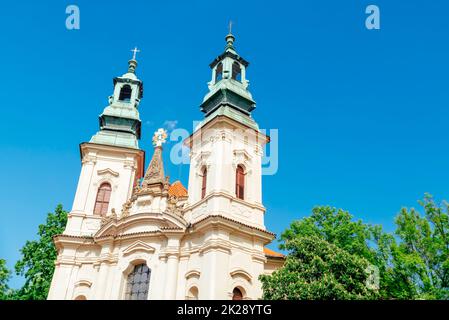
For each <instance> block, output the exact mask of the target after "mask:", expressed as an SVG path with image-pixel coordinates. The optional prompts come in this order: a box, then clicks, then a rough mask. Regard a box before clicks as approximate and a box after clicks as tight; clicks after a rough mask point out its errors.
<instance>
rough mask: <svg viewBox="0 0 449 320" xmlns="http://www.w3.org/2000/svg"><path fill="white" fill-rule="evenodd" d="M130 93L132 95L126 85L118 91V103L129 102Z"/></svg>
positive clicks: (128, 86)
mask: <svg viewBox="0 0 449 320" xmlns="http://www.w3.org/2000/svg"><path fill="white" fill-rule="evenodd" d="M131 93H132V89H131V86H130V85H128V84H126V85H124V86H123V87H122V89H121V90H120V96H119V97H118V99H119V100H120V101H124V102H129V101H130V100H131Z"/></svg>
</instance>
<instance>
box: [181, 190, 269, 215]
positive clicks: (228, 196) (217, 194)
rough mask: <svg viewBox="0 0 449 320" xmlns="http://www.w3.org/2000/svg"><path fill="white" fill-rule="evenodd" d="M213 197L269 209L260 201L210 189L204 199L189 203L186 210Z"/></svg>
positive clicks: (260, 208) (251, 206)
mask: <svg viewBox="0 0 449 320" xmlns="http://www.w3.org/2000/svg"><path fill="white" fill-rule="evenodd" d="M213 197H224V198H226V199H229V200H230V201H232V202H236V203H239V204H242V205H245V206H247V207H250V208H251V209H258V210H261V211H263V212H264V213H265V211H266V210H267V209H266V208H265V207H264V206H263V205H261V204H259V203H251V202H248V201H245V200H241V199H238V198H237V197H235V196H234V195H232V194H229V193H228V192H225V191H210V192H209V193H208V194H207V195H206V196H205V197H204V198H203V199H201V200H200V201H198V202H195V203H194V204H188V206H187V207H185V208H184V210H183V211H184V212H186V211H189V210H193V209H195V208H197V207H199V206H201V205H202V204H203V203H205V202H207V201H208V200H209V199H211V198H213Z"/></svg>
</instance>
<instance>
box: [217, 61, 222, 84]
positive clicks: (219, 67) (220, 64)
mask: <svg viewBox="0 0 449 320" xmlns="http://www.w3.org/2000/svg"><path fill="white" fill-rule="evenodd" d="M221 79H223V63H221V62H220V63H219V64H218V65H217V67H216V68H215V82H218V81H220V80H221Z"/></svg>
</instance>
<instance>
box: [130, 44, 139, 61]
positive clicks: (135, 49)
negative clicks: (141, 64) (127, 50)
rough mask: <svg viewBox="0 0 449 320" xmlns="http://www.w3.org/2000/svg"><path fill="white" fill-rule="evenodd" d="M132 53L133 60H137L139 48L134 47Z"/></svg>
mask: <svg viewBox="0 0 449 320" xmlns="http://www.w3.org/2000/svg"><path fill="white" fill-rule="evenodd" d="M131 52H132V53H133V60H136V55H137V53H138V52H140V50H138V49H137V47H134V49H132V50H131Z"/></svg>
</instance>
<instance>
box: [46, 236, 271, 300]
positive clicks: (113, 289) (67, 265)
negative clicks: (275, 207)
mask: <svg viewBox="0 0 449 320" xmlns="http://www.w3.org/2000/svg"><path fill="white" fill-rule="evenodd" d="M211 244H213V245H211ZM261 248H263V246H262V244H261V243H258V242H255V241H254V240H253V239H251V237H249V236H242V235H241V234H239V233H229V232H228V231H226V230H224V229H219V230H216V229H213V228H212V229H210V230H208V231H206V232H196V233H193V234H189V235H186V236H184V238H183V240H182V241H181V242H179V243H178V242H177V241H176V238H171V240H168V239H167V238H166V237H161V236H159V237H157V236H155V237H148V238H145V239H129V240H122V241H115V242H113V241H112V240H105V241H104V242H103V243H101V246H98V245H94V246H92V245H89V246H86V245H81V246H67V247H64V248H63V249H62V250H61V252H60V255H59V257H58V262H57V266H56V271H55V275H54V278H53V283H52V286H51V290H50V294H49V296H48V299H75V298H77V297H78V296H81V295H82V296H85V297H86V298H87V299H94V300H95V299H124V298H125V285H126V278H127V275H128V274H129V273H130V272H131V271H132V269H133V266H134V265H135V264H139V263H146V264H147V265H148V267H149V268H150V269H151V280H150V288H149V296H148V299H150V300H152V299H185V298H186V296H187V294H188V291H189V289H190V288H192V287H196V288H197V289H198V293H199V294H198V297H199V299H231V298H232V290H233V289H234V288H235V287H239V288H240V289H241V290H242V292H244V295H245V299H258V298H260V297H261V295H262V291H261V284H260V282H259V280H258V277H259V275H260V274H263V273H266V270H264V264H265V257H264V256H263V254H262V253H261V251H260V249H261ZM170 249H171V251H170ZM169 252H171V254H168V255H167V253H169ZM171 256H172V257H171ZM173 257H174V258H173ZM171 259H172V262H173V263H172V265H171V266H170V260H171Z"/></svg>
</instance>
